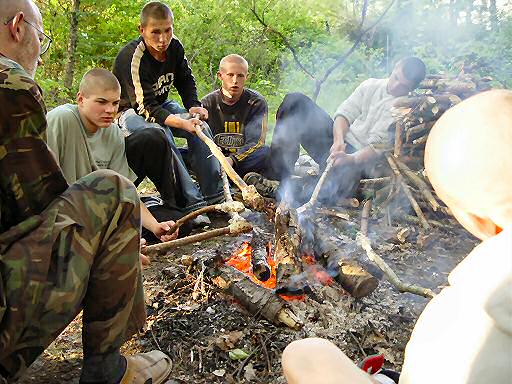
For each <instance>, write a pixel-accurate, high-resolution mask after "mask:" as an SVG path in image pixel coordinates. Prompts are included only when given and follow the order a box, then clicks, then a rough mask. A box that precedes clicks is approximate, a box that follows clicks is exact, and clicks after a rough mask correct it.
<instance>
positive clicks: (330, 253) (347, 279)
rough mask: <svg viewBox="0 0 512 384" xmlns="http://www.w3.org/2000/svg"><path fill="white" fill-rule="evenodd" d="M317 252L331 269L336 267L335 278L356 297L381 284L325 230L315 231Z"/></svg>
mask: <svg viewBox="0 0 512 384" xmlns="http://www.w3.org/2000/svg"><path fill="white" fill-rule="evenodd" d="M315 253H316V254H317V255H319V256H320V258H321V259H323V260H324V261H325V264H326V265H327V266H329V269H332V268H336V269H337V272H338V273H337V276H336V277H335V280H336V281H337V282H338V283H339V284H340V285H341V286H342V287H343V289H345V290H346V291H347V292H348V293H350V295H352V296H353V297H355V298H360V297H364V296H368V295H369V294H370V293H372V292H373V291H374V290H375V289H376V288H377V285H378V284H379V280H378V279H377V278H376V277H374V276H373V275H372V274H371V273H370V272H368V271H367V269H366V268H365V267H363V266H362V265H360V264H359V263H358V262H357V261H356V260H351V259H349V258H348V257H347V255H346V254H345V253H344V252H343V251H342V250H341V249H340V248H339V246H338V245H337V244H336V243H335V242H334V241H333V240H331V239H330V238H329V237H328V236H327V235H326V234H325V233H324V232H323V231H320V230H316V231H315Z"/></svg>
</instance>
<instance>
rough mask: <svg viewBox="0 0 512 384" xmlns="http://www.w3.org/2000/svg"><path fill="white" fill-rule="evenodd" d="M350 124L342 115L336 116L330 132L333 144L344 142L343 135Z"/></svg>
mask: <svg viewBox="0 0 512 384" xmlns="http://www.w3.org/2000/svg"><path fill="white" fill-rule="evenodd" d="M349 127H350V124H349V123H348V121H347V119H345V118H344V117H343V116H338V117H336V119H335V120H334V124H333V127H332V133H333V138H334V143H335V144H343V143H344V142H345V136H346V135H347V132H348V130H349Z"/></svg>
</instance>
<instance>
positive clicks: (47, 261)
mask: <svg viewBox="0 0 512 384" xmlns="http://www.w3.org/2000/svg"><path fill="white" fill-rule="evenodd" d="M37 217H39V219H40V220H38V221H37V222H36V224H35V225H34V228H33V229H32V230H31V231H30V233H28V234H26V235H24V236H23V237H21V238H20V239H18V240H17V241H15V242H12V243H11V244H9V245H8V246H5V243H4V244H2V243H1V242H0V284H1V285H0V378H1V376H4V377H5V378H6V379H8V380H11V379H15V378H17V377H19V376H20V375H21V374H22V373H23V371H24V370H25V369H26V368H27V367H28V366H29V365H30V364H31V363H32V362H33V361H34V360H35V359H36V358H37V357H38V356H39V355H40V354H41V353H42V352H43V351H44V349H45V348H46V347H47V346H48V345H49V344H50V343H51V342H52V341H53V340H54V339H55V338H56V337H57V336H58V335H59V333H60V332H62V330H63V329H64V328H65V327H66V326H67V325H68V324H69V323H70V322H71V321H72V320H73V319H74V318H75V316H76V315H77V314H78V313H79V312H80V310H82V309H83V329H82V341H83V348H84V355H86V356H87V355H89V356H90V355H91V354H104V353H109V352H112V351H114V350H116V349H118V348H119V347H120V346H121V345H122V343H123V342H124V341H126V339H128V338H129V337H130V336H132V335H133V334H134V333H136V332H137V331H138V330H140V329H141V328H142V326H143V325H144V322H145V319H146V313H145V306H144V293H143V290H142V275H141V265H140V259H139V243H140V206H139V199H138V197H137V193H136V190H135V187H134V186H133V184H132V183H131V182H130V181H128V180H127V179H125V178H124V177H122V176H120V175H118V174H116V173H115V172H112V171H109V170H102V171H96V172H93V173H91V174H90V175H88V176H86V177H84V178H82V179H80V180H78V181H77V182H76V183H75V184H73V185H71V186H70V187H69V188H68V189H67V190H66V191H65V192H64V193H63V194H62V195H61V196H60V197H58V198H57V199H55V200H54V201H53V202H52V203H51V204H50V205H49V206H48V207H47V208H46V209H45V210H44V211H43V212H42V213H41V214H40V215H39V216H37ZM22 224H23V223H21V224H20V225H22ZM11 229H12V230H14V231H16V227H15V228H11ZM11 229H10V230H9V231H8V232H10V231H11ZM2 235H4V234H2ZM1 237H2V236H1V235H0V239H1ZM2 290H3V292H2ZM2 313H3V315H2ZM0 382H1V380H0Z"/></svg>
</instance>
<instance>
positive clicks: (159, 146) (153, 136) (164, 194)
mask: <svg viewBox="0 0 512 384" xmlns="http://www.w3.org/2000/svg"><path fill="white" fill-rule="evenodd" d="M125 146H126V158H127V160H128V165H129V166H130V168H131V169H132V170H133V171H134V172H135V174H136V175H137V180H136V181H135V185H139V184H140V183H141V182H142V180H144V178H145V177H146V176H147V177H148V178H149V179H150V180H151V181H152V182H153V184H155V187H156V189H157V190H158V192H159V193H160V196H161V198H162V200H163V201H164V203H165V204H166V205H167V207H168V208H170V209H172V210H177V211H180V212H188V211H190V210H192V209H195V208H197V207H199V206H200V205H201V204H203V200H202V199H190V196H189V195H186V194H184V192H183V191H184V188H183V186H182V185H181V184H180V179H179V178H176V176H175V175H176V174H177V172H178V170H177V166H176V165H177V164H178V163H179V159H178V157H177V156H176V155H175V154H174V152H173V151H172V149H171V146H170V145H169V143H168V141H167V138H166V136H165V133H164V132H163V131H162V130H161V129H154V128H142V129H139V130H137V131H135V132H133V133H132V134H131V135H130V136H128V137H126V138H125Z"/></svg>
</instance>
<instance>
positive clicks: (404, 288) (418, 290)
mask: <svg viewBox="0 0 512 384" xmlns="http://www.w3.org/2000/svg"><path fill="white" fill-rule="evenodd" d="M356 240H357V242H358V243H359V244H360V245H361V247H362V248H363V249H364V250H365V251H366V254H367V255H368V258H369V259H370V260H371V261H373V262H374V263H375V264H376V265H377V266H378V267H379V268H380V269H381V270H382V272H384V274H385V275H386V277H387V278H388V280H389V282H390V283H391V284H393V285H394V286H395V287H396V288H397V289H398V290H399V291H400V292H409V293H414V294H415V295H420V296H423V297H428V298H433V297H434V296H435V295H436V294H435V293H434V292H433V291H432V290H431V289H428V288H423V287H420V286H418V285H414V284H409V283H404V282H403V281H402V280H400V278H399V277H398V275H397V274H396V273H395V272H394V271H393V270H392V269H391V267H390V266H389V265H388V264H387V263H386V262H385V261H384V260H383V259H382V258H381V257H380V256H379V255H378V254H377V253H375V251H374V250H373V249H372V246H371V244H370V239H368V237H366V236H365V235H363V234H362V233H361V232H358V233H357V236H356Z"/></svg>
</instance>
